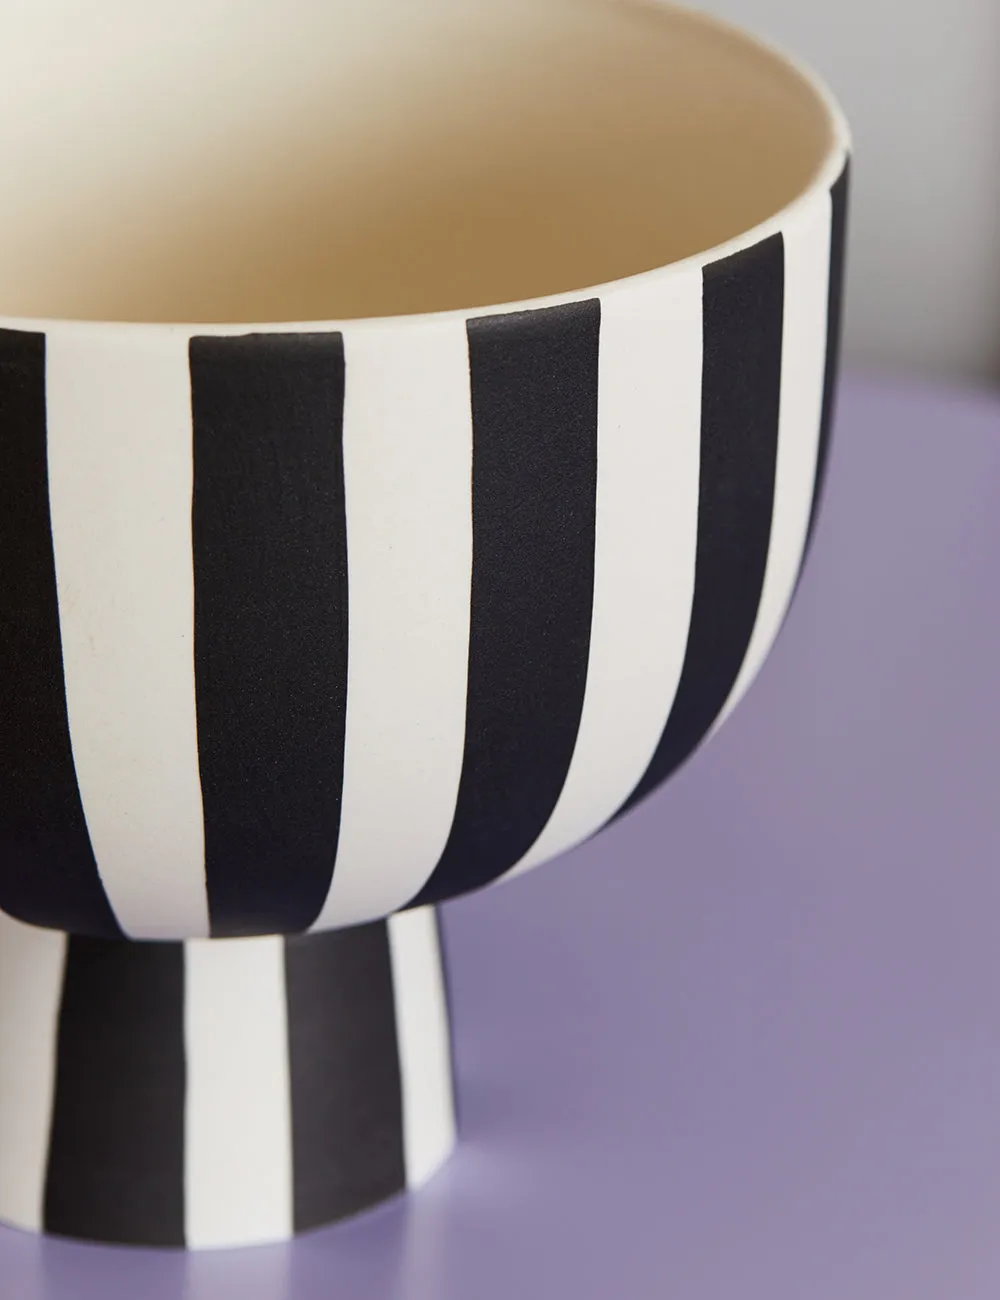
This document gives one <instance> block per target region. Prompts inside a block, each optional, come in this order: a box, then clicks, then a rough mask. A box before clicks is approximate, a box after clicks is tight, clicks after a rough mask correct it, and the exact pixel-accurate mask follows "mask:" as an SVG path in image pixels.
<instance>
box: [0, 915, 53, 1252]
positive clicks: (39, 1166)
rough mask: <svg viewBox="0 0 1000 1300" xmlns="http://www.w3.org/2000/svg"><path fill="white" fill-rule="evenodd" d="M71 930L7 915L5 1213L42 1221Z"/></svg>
mask: <svg viewBox="0 0 1000 1300" xmlns="http://www.w3.org/2000/svg"><path fill="white" fill-rule="evenodd" d="M65 962H66V936H65V935H64V934H61V933H59V932H57V931H55V930H38V929H35V927H34V926H30V925H22V923H21V922H20V921H15V920H12V919H11V918H10V917H8V916H3V915H0V1219H3V1220H5V1221H6V1222H7V1223H13V1224H14V1225H15V1226H17V1227H19V1228H30V1229H34V1230H35V1231H37V1230H39V1229H40V1228H41V1227H42V1208H43V1200H44V1195H45V1174H46V1167H47V1163H48V1149H49V1127H50V1124H51V1120H52V1099H53V1094H54V1092H55V1074H56V1034H57V1029H58V1024H59V1006H60V1002H61V999H62V981H63V971H64V968H65Z"/></svg>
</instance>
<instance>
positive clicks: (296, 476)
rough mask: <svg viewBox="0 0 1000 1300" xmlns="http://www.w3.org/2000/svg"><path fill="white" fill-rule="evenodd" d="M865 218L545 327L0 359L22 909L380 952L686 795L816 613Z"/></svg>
mask: <svg viewBox="0 0 1000 1300" xmlns="http://www.w3.org/2000/svg"><path fill="white" fill-rule="evenodd" d="M846 199H847V170H846V165H845V169H844V171H843V173H842V174H841V175H840V176H839V179H837V180H836V182H835V183H834V184H833V185H832V187H831V188H825V187H820V188H817V189H814V190H813V191H811V192H810V194H809V195H808V196H807V197H806V199H805V200H803V201H800V202H798V203H797V204H795V205H793V207H792V208H790V209H789V210H788V213H787V214H786V217H785V218H784V219H783V220H782V221H781V222H780V223H779V224H778V225H777V226H776V227H775V229H773V230H772V231H771V232H770V233H768V234H766V235H765V236H764V237H763V238H760V239H758V240H756V242H750V243H747V244H745V246H742V247H739V248H737V249H736V250H735V251H732V252H728V253H726V255H725V256H721V257H720V256H715V257H714V258H712V257H710V256H706V258H702V259H697V258H696V259H691V260H690V261H688V262H685V263H680V264H678V265H676V266H672V267H668V268H665V269H664V270H662V271H659V272H653V273H650V274H648V275H642V276H636V277H632V278H630V279H626V280H622V281H618V282H615V283H614V284H611V285H609V286H606V287H604V288H602V289H600V290H595V291H593V292H589V293H581V294H579V295H564V296H563V297H562V298H561V299H560V300H559V301H555V302H553V303H551V304H550V305H544V306H538V307H534V308H529V309H527V310H499V311H496V310H494V311H490V312H470V313H464V314H461V313H447V314H444V315H441V316H439V317H413V318H405V317H403V318H395V319H390V320H383V321H358V322H348V323H344V324H342V325H337V326H308V327H306V326H303V327H298V326H274V327H268V328H266V329H265V328H254V329H252V330H251V329H249V328H248V327H246V326H242V327H236V326H213V327H193V328H188V327H171V326H124V325H121V326H110V325H94V324H90V325H88V324H86V323H78V324H74V323H72V322H58V323H53V324H52V325H51V326H46V327H45V328H27V327H24V328H20V327H15V328H5V329H3V330H2V331H0V632H2V635H0V909H2V910H3V911H5V912H7V913H9V914H10V915H12V916H14V917H17V918H19V919H21V920H24V921H28V922H30V923H32V924H35V925H41V926H47V927H53V928H56V929H60V930H66V931H70V932H74V933H78V934H83V935H90V936H97V937H105V938H110V937H121V936H126V937H130V938H139V939H150V938H152V939H191V938H198V937H204V936H206V935H212V936H239V935H255V934H257V935H263V934H271V933H284V934H291V933H297V932H303V931H307V930H309V929H310V928H318V929H329V928H335V927H341V926H346V925H352V924H356V923H360V922H363V921H367V920H371V919H374V918H378V917H382V916H385V915H388V914H390V913H392V912H395V911H398V910H400V909H403V908H406V907H408V906H410V905H413V904H424V903H430V902H437V901H439V900H442V899H445V898H448V897H452V896H454V895H457V894H461V893H463V892H466V891H467V890H470V889H474V888H478V887H480V886H483V885H486V884H489V883H491V882H493V881H495V880H499V879H502V878H504V877H509V876H511V875H512V874H517V873H518V872H520V871H523V870H525V869H527V868H528V867H530V866H533V865H535V864H537V863H540V862H542V861H544V860H545V859H547V858H550V857H552V856H554V855H556V854H558V853H560V852H562V851H563V850H565V849H567V848H569V847H570V846H572V845H573V844H575V843H577V842H578V841H580V840H581V839H583V838H586V837H587V836H589V835H592V834H593V833H594V832H595V831H597V830H599V829H600V827H601V826H603V825H604V824H606V823H607V822H608V821H609V820H611V819H613V818H615V817H617V816H619V815H621V813H623V812H624V811H626V810H627V809H628V808H630V807H631V806H632V805H633V804H635V803H636V801H637V800H639V799H641V798H642V797H643V796H644V795H646V794H648V793H649V792H650V791H651V790H653V789H654V788H655V787H657V786H658V785H659V784H660V783H661V782H662V781H664V780H665V779H666V778H667V777H669V776H670V774H671V773H672V772H673V771H674V770H675V769H676V768H677V767H678V766H679V764H681V763H682V762H683V761H684V760H685V759H686V758H687V757H688V756H689V755H690V754H691V753H692V752H693V751H694V749H695V748H697V746H698V745H699V744H701V743H702V741H703V740H705V738H706V737H707V736H709V735H710V733H711V732H712V731H713V730H714V729H715V728H716V727H717V726H718V725H719V723H720V722H721V721H722V720H723V719H724V718H725V716H726V715H727V714H728V713H729V711H730V710H731V709H732V708H733V707H734V705H735V704H736V703H737V702H738V700H739V698H740V697H741V696H742V694H743V693H744V691H745V690H746V688H747V686H748V685H749V683H750V681H751V680H752V678H753V676H754V675H755V673H756V671H757V670H758V668H759V667H760V664H761V663H762V661H763V659H764V657H765V656H766V654H767V652H768V649H769V648H770V645H771V643H772V641H773V639H774V637H775V635H776V634H777V632H778V630H779V628H780V625H781V622H782V620H783V618H784V616H785V613H786V610H787V607H788V603H789V601H790V599H791V597H792V594H793V592H794V589H795V586H796V584H797V581H798V577H799V573H800V569H801V565H802V561H803V557H804V555H805V552H806V550H807V548H808V545H809V540H810V537H811V534H812V531H813V526H814V523H815V516H816V507H817V501H818V496H819V490H820V486H821V483H822V478H823V471H824V467H825V464H826V458H827V449H828V442H829V434H830V423H831V412H832V404H833V394H834V387H835V379H836V368H837V343H838V337H839V312H840V299H841V286H842V271H843V246H844V228H845V210H846Z"/></svg>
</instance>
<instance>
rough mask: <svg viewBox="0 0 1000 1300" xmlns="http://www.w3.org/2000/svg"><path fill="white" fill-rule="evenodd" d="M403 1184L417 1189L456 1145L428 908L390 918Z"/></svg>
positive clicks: (437, 954) (444, 1017)
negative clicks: (400, 1102) (404, 1163)
mask: <svg viewBox="0 0 1000 1300" xmlns="http://www.w3.org/2000/svg"><path fill="white" fill-rule="evenodd" d="M389 953H390V956H391V959H392V986H393V996H394V998H395V1003H396V1041H397V1044H398V1050H399V1074H400V1083H401V1085H402V1093H403V1150H404V1155H405V1159H406V1185H407V1187H418V1186H419V1185H420V1184H421V1183H423V1182H426V1180H427V1179H428V1178H429V1177H430V1176H431V1174H432V1173H433V1172H434V1171H435V1169H437V1168H438V1166H439V1165H440V1164H441V1163H442V1161H443V1160H444V1159H445V1158H446V1157H447V1156H448V1153H449V1152H450V1151H451V1149H452V1147H453V1146H454V1145H455V1109H454V1099H453V1097H452V1073H451V1037H450V1033H449V1028H448V1003H447V999H446V996H445V988H444V975H443V972H442V968H441V950H440V944H439V940H438V930H437V920H436V918H435V915H434V908H433V907H418V908H414V909H413V910H412V911H409V912H399V913H397V914H396V915H395V916H390V917H389Z"/></svg>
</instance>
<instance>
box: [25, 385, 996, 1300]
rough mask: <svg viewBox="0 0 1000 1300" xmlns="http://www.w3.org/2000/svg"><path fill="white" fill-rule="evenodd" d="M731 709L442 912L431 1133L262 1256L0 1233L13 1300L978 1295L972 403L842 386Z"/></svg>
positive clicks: (981, 762) (981, 497) (992, 694)
mask: <svg viewBox="0 0 1000 1300" xmlns="http://www.w3.org/2000/svg"><path fill="white" fill-rule="evenodd" d="M839 425H840V427H839V431H838V439H837V442H836V444H835V449H834V455H833V459H832V463H831V472H830V481H829V492H828V503H827V508H826V510H825V512H824V517H823V520H822V525H821V528H820V531H819V534H818V536H817V540H816V546H815V549H814V553H813V557H812V561H811V563H810V569H809V573H808V577H807V581H806V582H805V584H804V585H803V588H802V590H801V592H800V595H799V599H798V601H797V604H796V606H795V608H794V610H793V612H792V614H791V616H790V618H789V622H788V624H787V626H786V628H785V631H784V633H783V634H782V636H781V639H780V641H779V644H778V646H777V648H776V650H775V652H774V654H773V655H772V658H771V660H770V661H769V663H768V664H767V665H766V667H765V669H764V671H763V673H762V675H761V677H760V679H759V681H758V683H757V685H756V686H755V688H754V689H753V691H752V692H751V694H750V696H749V697H748V699H747V700H746V701H745V703H744V704H743V705H742V707H741V708H740V709H739V710H738V712H737V713H736V715H735V716H734V717H733V718H732V720H731V721H730V722H729V723H728V724H727V726H726V728H725V729H724V731H723V732H722V733H721V734H720V736H719V737H717V738H716V740H715V741H713V743H712V744H711V745H710V746H709V747H708V748H707V749H705V750H703V751H702V752H701V753H700V754H699V755H698V756H697V757H696V758H695V760H694V761H693V762H692V763H691V764H690V765H689V766H688V768H687V769H686V770H685V771H683V772H682V773H681V774H680V775H679V776H678V777H677V778H675V779H674V781H673V782H672V783H671V784H670V786H669V787H668V789H667V790H666V791H664V792H662V793H661V794H659V795H658V796H655V797H654V798H653V799H652V800H651V801H650V802H649V803H648V804H646V805H645V806H643V807H642V808H641V809H639V810H638V811H637V812H635V813H634V814H633V815H632V816H631V817H630V818H628V819H626V820H625V821H624V822H622V823H620V824H618V825H617V826H616V827H615V828H614V829H612V830H611V831H610V832H608V833H607V834H605V835H604V836H602V837H600V838H598V839H597V840H595V841H592V842H591V843H590V844H588V845H586V846H585V847H583V848H582V849H579V850H577V851H576V852H575V853H573V854H571V855H569V856H567V857H566V858H565V859H563V860H562V861H561V862H560V863H558V864H556V865H554V866H552V867H549V868H547V869H544V870H542V871H540V872H536V873H533V874H531V875H529V876H527V877H525V878H523V879H521V880H519V881H518V882H516V883H514V884H511V885H509V886H504V887H501V888H500V889H497V890H495V891H492V892H489V893H486V894H483V895H479V896H477V897H474V898H469V899H466V900H463V901H461V902H459V903H455V904H451V905H449V907H448V908H447V909H446V933H447V940H448V946H449V952H450V957H451V964H452V970H453V975H454V979H455V984H456V988H455V1017H456V1034H457V1053H458V1072H459V1078H460V1087H461V1096H460V1105H461V1125H462V1132H463V1143H462V1146H461V1149H460V1151H459V1153H458V1154H457V1155H456V1156H455V1158H454V1159H453V1160H452V1161H451V1163H450V1164H449V1165H448V1166H447V1167H446V1168H445V1169H444V1170H442V1172H441V1173H440V1174H439V1175H438V1176H437V1177H436V1178H435V1179H434V1180H433V1181H432V1182H431V1183H430V1184H429V1185H428V1186H427V1187H426V1188H425V1189H423V1190H422V1191H421V1192H419V1193H418V1194H416V1195H414V1196H411V1197H410V1198H409V1199H408V1200H405V1201H403V1200H400V1201H397V1202H395V1203H393V1204H391V1205H389V1206H386V1207H384V1208H383V1209H381V1210H379V1211H376V1212H375V1213H373V1214H369V1215H367V1216H363V1217H361V1218H359V1219H357V1220H355V1221H353V1222H351V1223H347V1224H342V1225H340V1226H339V1227H336V1228H333V1229H327V1230H324V1231H321V1232H318V1233H315V1234H313V1235H311V1236H308V1237H304V1238H301V1239H300V1240H299V1241H297V1242H296V1243H294V1244H292V1245H291V1246H288V1247H265V1248H259V1249H254V1250H247V1251H243V1252H223V1253H214V1254H203V1255H193V1256H189V1257H185V1256H183V1255H181V1254H169V1253H158V1252H140V1251H132V1250H116V1249H108V1248H101V1247H93V1246H82V1245H75V1244H71V1243H67V1242H59V1241H54V1240H48V1241H46V1240H43V1239H40V1238H35V1237H32V1236H28V1235H24V1234H21V1233H17V1232H15V1231H12V1230H0V1295H2V1296H3V1297H4V1300H6V1297H11V1298H12V1300H13V1298H15V1297H16V1300H43V1298H44V1300H126V1298H127V1300H133V1298H134V1297H136V1296H140V1295H141V1296H142V1297H143V1298H144V1300H181V1298H183V1300H204V1298H205V1297H212V1300H215V1298H216V1297H224V1296H226V1297H228V1296H239V1297H241V1300H320V1298H321V1297H322V1300H330V1298H331V1297H336V1298H337V1300H511V1297H512V1296H517V1297H527V1298H531V1300H533V1298H534V1297H546V1298H547V1300H549V1298H551V1300H561V1298H563V1297H565V1298H566V1300H570V1298H572V1300H597V1298H598V1297H600V1298H601V1300H605V1298H606V1297H618V1296H627V1297H629V1300H644V1298H645V1297H651V1298H652V1297H656V1298H657V1300H733V1297H737V1296H738V1297H740V1300H844V1298H845V1297H850V1298H851V1300H931V1298H933V1300H944V1298H947V1300H980V1298H982V1300H987V1298H988V1300H996V1296H997V1295H998V1293H1000V809H998V806H997V805H998V803H1000V798H998V787H1000V741H998V737H1000V689H998V688H997V685H996V675H997V672H998V668H1000V598H998V596H1000V511H998V508H997V489H998V486H1000V401H998V400H997V399H995V398H991V397H988V396H986V395H969V394H965V395H962V394H960V393H950V394H949V393H944V392H941V391H940V390H932V389H921V388H915V387H900V386H894V385H891V384H885V383H877V382H874V381H870V380H869V381H858V380H854V381H853V382H851V383H849V384H848V385H846V386H845V389H844V393H843V399H842V403H841V419H840V422H839Z"/></svg>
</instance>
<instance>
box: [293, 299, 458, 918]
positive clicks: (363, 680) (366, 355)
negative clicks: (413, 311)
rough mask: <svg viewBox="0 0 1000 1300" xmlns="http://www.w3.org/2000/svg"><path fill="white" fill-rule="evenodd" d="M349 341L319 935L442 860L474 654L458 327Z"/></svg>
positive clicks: (387, 906) (365, 332)
mask: <svg viewBox="0 0 1000 1300" xmlns="http://www.w3.org/2000/svg"><path fill="white" fill-rule="evenodd" d="M344 349H345V357H346V395H345V407H344V470H345V480H346V498H347V562H348V590H349V592H350V613H349V620H350V635H349V648H348V678H347V733H346V740H345V750H344V786H343V803H342V809H341V822H340V839H339V844H338V848H337V859H336V865H335V868H334V873H333V882H332V884H331V887H330V891H329V894H328V896H327V900H326V903H325V905H324V907H323V909H322V911H321V912H320V915H319V917H318V918H317V920H316V922H315V924H314V926H313V929H320V930H322V929H328V928H330V927H333V926H342V925H352V924H356V923H358V922H361V921H367V920H371V919H373V918H375V917H381V916H384V915H386V913H388V912H391V911H393V910H394V909H395V908H397V907H401V906H402V905H403V904H404V903H406V902H408V901H409V899H411V898H412V897H413V896H414V895H415V894H416V893H417V892H418V891H419V889H420V887H421V886H422V885H423V884H424V882H425V881H426V880H427V878H428V876H429V875H430V874H431V872H432V871H433V869H434V867H435V865H436V864H437V861H438V858H439V857H440V856H441V852H442V850H443V848H444V845H445V843H446V841H447V838H448V832H449V830H450V828H451V822H452V818H453V816H454V811H455V800H456V796H457V791H458V782H459V777H460V775H461V770H462V751H463V746H464V741H465V691H466V676H467V667H468V654H469V593H470V584H471V574H472V504H471V475H472V416H471V408H470V396H469V357H468V345H467V342H466V335H465V325H464V322H462V321H456V320H447V321H444V322H432V323H430V324H427V325H421V326H420V327H419V328H418V327H417V326H415V325H411V326H408V327H406V328H400V327H399V326H385V327H374V328H373V327H367V328H357V329H354V330H351V329H350V328H348V329H347V330H345V333H344Z"/></svg>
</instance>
